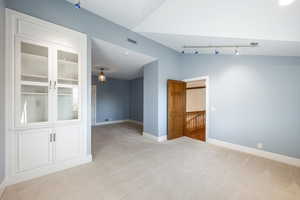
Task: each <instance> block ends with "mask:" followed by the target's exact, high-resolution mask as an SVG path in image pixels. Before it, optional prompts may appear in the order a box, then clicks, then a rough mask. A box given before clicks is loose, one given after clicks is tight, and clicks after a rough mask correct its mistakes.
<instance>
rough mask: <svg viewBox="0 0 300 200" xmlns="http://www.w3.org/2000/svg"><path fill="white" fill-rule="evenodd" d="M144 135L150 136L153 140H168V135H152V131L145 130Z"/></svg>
mask: <svg viewBox="0 0 300 200" xmlns="http://www.w3.org/2000/svg"><path fill="white" fill-rule="evenodd" d="M143 136H144V137H147V138H150V139H152V140H155V141H157V142H165V141H167V136H159V137H157V136H154V135H152V134H150V133H146V132H143Z"/></svg>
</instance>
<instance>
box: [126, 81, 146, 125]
mask: <svg viewBox="0 0 300 200" xmlns="http://www.w3.org/2000/svg"><path fill="white" fill-rule="evenodd" d="M143 110H144V79H143V78H137V79H134V80H131V81H130V116H129V117H130V119H131V120H135V121H139V122H143Z"/></svg>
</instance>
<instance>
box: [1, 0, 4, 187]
mask: <svg viewBox="0 0 300 200" xmlns="http://www.w3.org/2000/svg"><path fill="white" fill-rule="evenodd" d="M4 8H5V2H4V0H0V85H1V87H0V163H1V164H0V184H1V183H2V181H3V179H4V169H5V149H4V148H5V144H4V141H5V138H4V132H5V130H4V105H5V103H4V93H5V91H4V88H5V87H4V56H5V55H4V35H5V34H4V33H5V10H4Z"/></svg>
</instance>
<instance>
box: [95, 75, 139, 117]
mask: <svg viewBox="0 0 300 200" xmlns="http://www.w3.org/2000/svg"><path fill="white" fill-rule="evenodd" d="M92 82H93V85H96V87H97V101H96V104H97V112H96V122H97V123H99V122H105V121H116V120H128V119H131V120H136V121H140V122H143V105H144V104H143V78H138V79H133V80H118V79H111V78H110V79H108V80H107V82H106V83H105V84H101V83H100V82H99V81H98V78H97V76H93V77H92Z"/></svg>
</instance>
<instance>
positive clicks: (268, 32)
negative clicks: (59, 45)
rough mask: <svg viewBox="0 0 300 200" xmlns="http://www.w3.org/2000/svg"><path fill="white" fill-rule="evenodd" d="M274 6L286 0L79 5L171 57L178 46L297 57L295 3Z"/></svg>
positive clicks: (95, 1) (90, 1) (88, 1)
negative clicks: (207, 46)
mask: <svg viewBox="0 0 300 200" xmlns="http://www.w3.org/2000/svg"><path fill="white" fill-rule="evenodd" d="M69 1H72V0H69ZM279 1H291V0H242V1H241V0H226V1H220V0H184V1H183V0H131V1H121V0H110V1H105V2H104V1H100V0H81V2H82V6H83V7H84V8H86V9H87V10H90V11H91V12H94V13H96V14H98V15H100V16H103V17H105V18H107V19H109V20H111V21H114V22H115V23H118V24H120V25H122V26H125V27H127V28H130V29H132V30H133V31H136V32H139V33H141V34H143V35H145V36H146V37H148V38H150V39H153V40H155V41H157V42H159V43H162V44H164V45H166V46H168V47H170V48H173V49H175V50H177V51H181V50H182V46H183V45H204V44H210V45H222V44H229V45H239V44H240V43H242V44H244V43H247V44H248V43H249V42H259V43H260V47H258V48H251V49H241V50H240V52H241V54H245V55H278V56H300V44H299V42H300V22H299V21H300V12H299V10H300V1H299V0H295V1H294V2H293V3H292V4H290V5H288V6H280V5H279V3H278V2H279ZM124 8H126V9H124ZM127 8H128V9H127ZM211 51H212V49H209V50H202V52H203V53H210V52H211ZM232 51H233V50H232V49H231V50H222V51H221V53H224V54H232Z"/></svg>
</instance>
